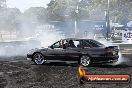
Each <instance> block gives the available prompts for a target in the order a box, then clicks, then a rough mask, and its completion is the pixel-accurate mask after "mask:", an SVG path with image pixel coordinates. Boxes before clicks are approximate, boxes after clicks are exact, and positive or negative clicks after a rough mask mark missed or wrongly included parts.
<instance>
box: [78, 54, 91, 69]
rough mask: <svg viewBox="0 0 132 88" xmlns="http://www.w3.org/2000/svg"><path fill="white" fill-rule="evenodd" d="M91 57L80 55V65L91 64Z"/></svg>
mask: <svg viewBox="0 0 132 88" xmlns="http://www.w3.org/2000/svg"><path fill="white" fill-rule="evenodd" d="M91 62H92V61H91V58H90V57H89V56H87V55H83V56H81V57H80V65H82V66H84V67H87V66H90V65H91Z"/></svg>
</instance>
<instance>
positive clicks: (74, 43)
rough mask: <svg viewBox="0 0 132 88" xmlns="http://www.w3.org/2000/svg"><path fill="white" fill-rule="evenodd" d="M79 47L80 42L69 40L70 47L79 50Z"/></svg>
mask: <svg viewBox="0 0 132 88" xmlns="http://www.w3.org/2000/svg"><path fill="white" fill-rule="evenodd" d="M78 45H79V40H69V42H68V47H71V48H77V47H78Z"/></svg>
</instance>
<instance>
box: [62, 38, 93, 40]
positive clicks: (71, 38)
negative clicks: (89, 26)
mask: <svg viewBox="0 0 132 88" xmlns="http://www.w3.org/2000/svg"><path fill="white" fill-rule="evenodd" d="M63 40H93V39H86V38H65V39H63Z"/></svg>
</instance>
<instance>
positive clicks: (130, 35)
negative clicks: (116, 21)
mask: <svg viewBox="0 0 132 88" xmlns="http://www.w3.org/2000/svg"><path fill="white" fill-rule="evenodd" d="M122 40H123V41H124V42H126V43H132V30H128V29H126V30H123V31H122Z"/></svg>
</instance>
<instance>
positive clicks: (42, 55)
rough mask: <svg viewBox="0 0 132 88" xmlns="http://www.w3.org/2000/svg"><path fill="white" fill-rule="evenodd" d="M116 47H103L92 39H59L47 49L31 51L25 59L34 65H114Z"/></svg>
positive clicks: (116, 54)
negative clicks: (58, 63)
mask: <svg viewBox="0 0 132 88" xmlns="http://www.w3.org/2000/svg"><path fill="white" fill-rule="evenodd" d="M118 52H119V49H118V46H105V45H103V44H101V43H100V42H98V41H96V40H93V39H76V38H67V39H61V40H59V41H57V42H55V43H54V44H52V45H51V46H49V47H48V48H41V49H32V50H30V51H29V52H28V54H27V59H28V60H32V61H33V62H34V63H35V64H39V65H41V64H44V63H50V62H65V63H77V64H79V65H82V66H90V65H93V64H94V63H99V64H103V63H114V62H117V61H118V58H119V55H118Z"/></svg>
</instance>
